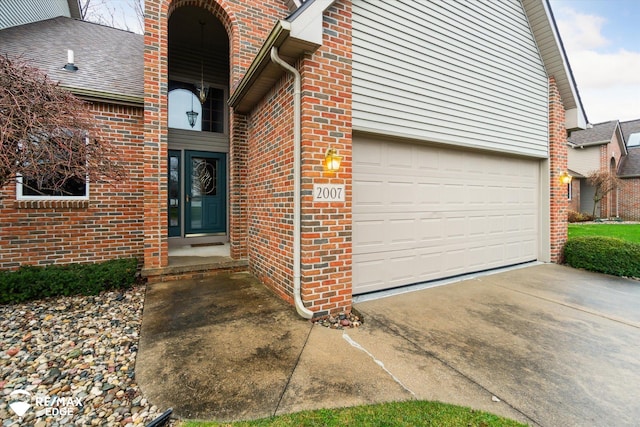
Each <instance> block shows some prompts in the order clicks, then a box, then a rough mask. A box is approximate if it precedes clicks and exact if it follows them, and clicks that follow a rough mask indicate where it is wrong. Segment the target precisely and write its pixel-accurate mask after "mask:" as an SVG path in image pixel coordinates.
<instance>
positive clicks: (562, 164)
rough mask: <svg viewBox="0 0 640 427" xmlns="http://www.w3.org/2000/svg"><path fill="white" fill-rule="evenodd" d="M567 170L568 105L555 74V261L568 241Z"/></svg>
mask: <svg viewBox="0 0 640 427" xmlns="http://www.w3.org/2000/svg"><path fill="white" fill-rule="evenodd" d="M566 170H567V130H566V128H565V109H564V106H563V104H562V99H561V98H560V92H559V91H558V87H557V86H556V81H555V79H554V78H553V77H550V78H549V197H550V230H549V236H550V250H551V252H550V255H551V262H560V261H561V259H562V249H563V247H564V244H565V242H566V241H567V209H568V207H569V203H568V200H567V186H566V185H565V184H562V183H561V182H560V175H561V174H562V173H563V172H565V171H566Z"/></svg>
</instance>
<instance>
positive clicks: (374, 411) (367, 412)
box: [179, 400, 524, 427]
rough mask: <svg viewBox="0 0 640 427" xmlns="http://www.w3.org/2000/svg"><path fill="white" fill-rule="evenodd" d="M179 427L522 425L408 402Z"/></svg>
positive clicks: (432, 404) (452, 407) (447, 407)
mask: <svg viewBox="0 0 640 427" xmlns="http://www.w3.org/2000/svg"><path fill="white" fill-rule="evenodd" d="M179 426H180V427H214V426H233V427H239V426H276V427H284V426H291V427H298V426H323V427H324V426H327V427H329V426H358V427H360V426H362V427H367V426H372V427H373V426H388V427H392V426H407V427H409V426H416V427H418V426H434V427H435V426H438V427H458V426H464V427H467V426H469V427H471V426H473V427H492V426H524V424H520V423H518V422H516V421H513V420H509V419H506V418H502V417H499V416H497V415H493V414H489V413H487V412H482V411H477V410H475V409H470V408H464V407H462V406H455V405H448V404H445V403H439V402H427V401H415V400H414V401H408V402H391V403H383V404H379V405H366V406H355V407H351V408H340V409H320V410H316V411H304V412H298V413H296V414H287V415H281V416H278V417H271V418H265V419H261V420H256V421H247V422H236V423H211V422H197V421H185V422H183V423H181V424H179Z"/></svg>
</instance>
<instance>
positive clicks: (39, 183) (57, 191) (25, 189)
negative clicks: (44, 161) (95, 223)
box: [16, 138, 89, 200]
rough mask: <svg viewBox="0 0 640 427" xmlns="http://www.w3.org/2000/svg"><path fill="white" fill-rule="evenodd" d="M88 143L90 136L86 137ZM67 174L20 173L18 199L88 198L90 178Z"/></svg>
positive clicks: (17, 183)
mask: <svg viewBox="0 0 640 427" xmlns="http://www.w3.org/2000/svg"><path fill="white" fill-rule="evenodd" d="M86 142H87V143H88V142H89V140H88V138H87V139H86ZM65 175H66V174H64V173H60V174H59V175H52V176H48V177H47V176H38V177H29V176H22V175H18V177H17V179H16V199H18V200H88V199H89V180H88V179H87V178H78V177H68V176H65Z"/></svg>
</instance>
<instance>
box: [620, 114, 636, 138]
mask: <svg viewBox="0 0 640 427" xmlns="http://www.w3.org/2000/svg"><path fill="white" fill-rule="evenodd" d="M620 128H622V135H624V140H625V141H629V136H630V135H631V134H632V133H636V132H640V119H636V120H629V121H627V122H620Z"/></svg>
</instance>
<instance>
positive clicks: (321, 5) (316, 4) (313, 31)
mask: <svg viewBox="0 0 640 427" xmlns="http://www.w3.org/2000/svg"><path fill="white" fill-rule="evenodd" d="M334 1H335V0H315V1H313V2H312V3H311V4H309V6H307V7H306V8H305V10H303V11H302V12H301V13H300V14H299V15H298V16H296V17H295V18H294V19H293V20H292V21H291V33H290V35H291V37H293V38H296V39H299V40H303V41H305V42H309V43H314V44H317V45H318V46H320V45H322V15H323V14H324V11H325V10H327V9H328V8H329V6H331V5H332V4H333V3H334Z"/></svg>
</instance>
